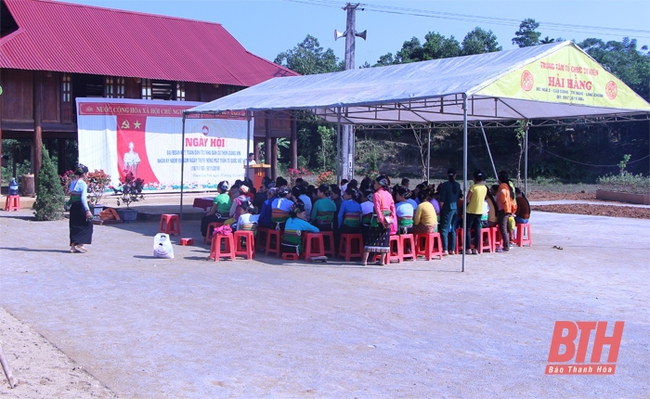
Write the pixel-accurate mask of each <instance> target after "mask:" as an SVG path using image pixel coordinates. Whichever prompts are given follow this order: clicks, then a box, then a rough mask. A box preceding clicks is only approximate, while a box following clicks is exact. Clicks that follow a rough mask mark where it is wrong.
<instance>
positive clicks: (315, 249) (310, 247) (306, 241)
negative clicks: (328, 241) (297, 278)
mask: <svg viewBox="0 0 650 399" xmlns="http://www.w3.org/2000/svg"><path fill="white" fill-rule="evenodd" d="M303 246H304V247H305V259H307V260H309V258H312V257H315V256H325V240H324V239H323V233H322V232H321V233H305V234H303Z"/></svg>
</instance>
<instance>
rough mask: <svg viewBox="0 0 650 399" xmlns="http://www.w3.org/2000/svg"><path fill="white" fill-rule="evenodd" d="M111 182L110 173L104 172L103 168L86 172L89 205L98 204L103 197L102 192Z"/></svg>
mask: <svg viewBox="0 0 650 399" xmlns="http://www.w3.org/2000/svg"><path fill="white" fill-rule="evenodd" d="M110 184H111V175H108V174H106V172H104V169H99V170H97V169H95V171H94V172H89V173H88V194H90V195H89V196H88V203H89V204H91V205H96V204H99V203H100V201H101V200H102V197H104V192H105V191H106V189H107V188H108V187H109V185H110Z"/></svg>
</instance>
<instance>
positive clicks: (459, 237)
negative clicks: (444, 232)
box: [456, 227, 494, 254]
mask: <svg viewBox="0 0 650 399" xmlns="http://www.w3.org/2000/svg"><path fill="white" fill-rule="evenodd" d="M490 229H492V227H482V228H481V238H480V240H479V242H478V248H474V245H473V244H471V242H470V245H469V246H470V249H472V248H473V249H476V250H477V251H478V253H480V254H482V253H483V251H484V250H488V251H490V252H494V239H493V238H492V237H493V235H494V233H493V232H492V231H491V230H490ZM463 231H464V230H463V229H462V228H458V229H457V230H456V251H458V253H460V251H461V250H464V249H465V248H464V247H463V244H464V243H465V235H464V234H463ZM472 233H474V230H471V231H470V234H472Z"/></svg>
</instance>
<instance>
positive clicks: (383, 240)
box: [364, 226, 390, 253]
mask: <svg viewBox="0 0 650 399" xmlns="http://www.w3.org/2000/svg"><path fill="white" fill-rule="evenodd" d="M367 237H368V238H367V239H365V241H364V243H365V251H366V252H372V253H388V252H389V251H390V246H389V245H388V243H389V241H390V229H386V228H384V226H377V227H372V226H371V227H369V228H368V233H367ZM364 238H365V237H364Z"/></svg>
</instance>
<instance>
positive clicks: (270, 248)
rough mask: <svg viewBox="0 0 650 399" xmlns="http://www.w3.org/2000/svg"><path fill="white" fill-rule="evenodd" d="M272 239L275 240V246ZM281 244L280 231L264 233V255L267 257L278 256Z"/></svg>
mask: <svg viewBox="0 0 650 399" xmlns="http://www.w3.org/2000/svg"><path fill="white" fill-rule="evenodd" d="M273 239H275V245H274V244H273ZM281 242H282V230H271V229H268V230H267V232H266V249H265V253H266V254H267V255H270V254H274V255H275V256H278V257H279V256H280V254H281V252H280V245H281Z"/></svg>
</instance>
